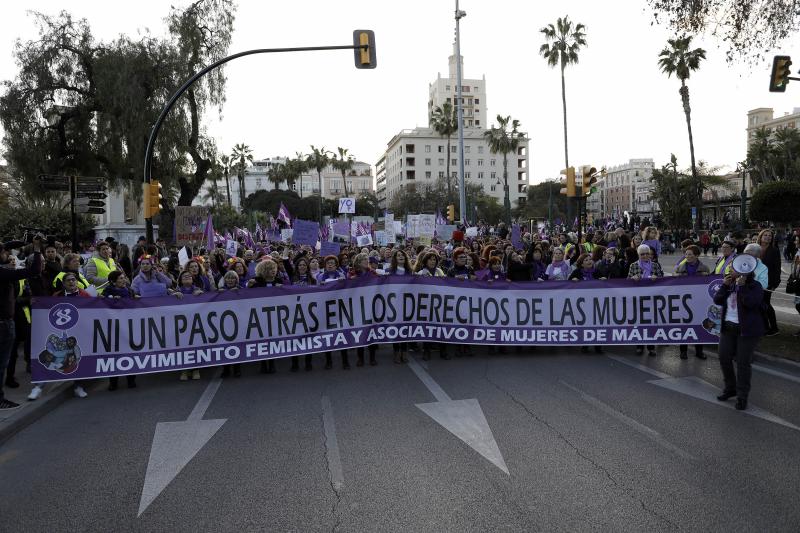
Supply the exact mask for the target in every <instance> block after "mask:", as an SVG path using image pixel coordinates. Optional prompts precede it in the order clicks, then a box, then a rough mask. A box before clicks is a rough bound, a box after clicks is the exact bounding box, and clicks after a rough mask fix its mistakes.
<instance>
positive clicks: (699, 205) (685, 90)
mask: <svg viewBox="0 0 800 533" xmlns="http://www.w3.org/2000/svg"><path fill="white" fill-rule="evenodd" d="M679 92H680V95H681V100H682V101H683V112H684V113H685V114H686V127H687V129H688V130H689V156H690V158H691V161H692V181H693V182H694V186H695V199H694V205H695V209H697V219H696V221H695V225H694V229H695V231H699V230H700V228H702V227H703V185H702V184H701V183H700V177H699V176H698V175H697V165H696V164H695V160H694V138H693V137H692V109H691V107H690V106H689V87H687V86H686V83H685V82H684V80H681V88H680V90H679Z"/></svg>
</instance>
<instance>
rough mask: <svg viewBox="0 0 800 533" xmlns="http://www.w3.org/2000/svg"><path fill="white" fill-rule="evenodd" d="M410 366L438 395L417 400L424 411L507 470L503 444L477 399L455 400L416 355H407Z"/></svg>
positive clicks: (492, 461) (499, 466)
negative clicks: (428, 401)
mask: <svg viewBox="0 0 800 533" xmlns="http://www.w3.org/2000/svg"><path fill="white" fill-rule="evenodd" d="M408 366H410V367H411V370H413V371H414V373H415V374H416V375H417V377H418V378H419V379H420V381H422V384H423V385H425V387H427V389H428V390H429V391H431V394H433V396H434V397H435V398H436V401H435V402H433V403H418V404H416V406H417V407H418V408H419V409H420V410H422V412H423V413H425V414H426V415H428V416H429V417H431V418H433V419H434V420H435V421H436V422H438V423H439V424H440V425H441V426H442V427H444V428H445V429H446V430H447V431H449V432H450V433H452V434H453V435H455V436H456V437H458V438H459V439H461V440H462V441H464V442H465V443H466V444H467V445H468V446H469V447H470V448H472V449H473V450H475V451H476V452H478V453H479V454H481V455H482V456H483V457H485V458H486V459H488V460H489V461H490V462H491V463H492V464H493V465H495V466H496V467H497V468H499V469H500V470H502V471H503V472H505V473H506V474H508V473H509V472H508V467H507V466H506V462H505V460H503V454H502V453H500V448H498V446H497V442H496V441H495V440H494V435H492V430H491V429H490V428H489V423H488V422H486V417H485V416H484V415H483V410H482V409H481V406H480V404H479V403H478V400H475V399H471V400H453V399H451V398H450V396H448V395H447V393H446V392H445V391H444V390H443V389H442V388H441V387H440V386H439V384H438V383H436V382H435V381H434V380H433V378H432V377H431V376H430V374H428V373H427V372H426V371H425V369H424V368H422V367H421V366H420V364H419V363H418V362H417V361H416V359H414V358H413V357H409V358H408Z"/></svg>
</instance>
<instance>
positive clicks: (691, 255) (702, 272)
mask: <svg viewBox="0 0 800 533" xmlns="http://www.w3.org/2000/svg"><path fill="white" fill-rule="evenodd" d="M684 256H685V257H686V262H685V263H681V264H680V265H678V268H677V269H675V275H676V276H706V275H708V274H710V273H711V271H710V270H709V269H708V267H707V266H706V265H705V264H703V262H702V261H701V260H700V248H699V247H698V246H697V245H694V244H692V245H690V246H687V247H686V251H685V252H684ZM688 351H689V347H688V346H687V345H686V344H681V345H680V357H681V359H688V358H689V355H688ZM694 355H695V357H697V358H698V359H705V358H706V355H705V354H704V353H703V345H702V344H695V345H694Z"/></svg>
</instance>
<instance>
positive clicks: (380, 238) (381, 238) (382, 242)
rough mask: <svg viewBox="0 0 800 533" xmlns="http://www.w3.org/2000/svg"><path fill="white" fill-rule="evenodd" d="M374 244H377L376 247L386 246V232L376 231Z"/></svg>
mask: <svg viewBox="0 0 800 533" xmlns="http://www.w3.org/2000/svg"><path fill="white" fill-rule="evenodd" d="M375 242H376V243H378V246H386V244H387V242H386V232H385V231H376V232H375Z"/></svg>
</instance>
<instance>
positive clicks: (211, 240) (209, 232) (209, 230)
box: [203, 213, 217, 248]
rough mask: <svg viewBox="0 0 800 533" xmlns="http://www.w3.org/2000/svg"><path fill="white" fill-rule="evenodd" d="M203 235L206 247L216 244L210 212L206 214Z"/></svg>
mask: <svg viewBox="0 0 800 533" xmlns="http://www.w3.org/2000/svg"><path fill="white" fill-rule="evenodd" d="M203 237H204V238H205V241H206V248H214V245H216V244H217V240H216V238H215V237H216V235H215V233H214V222H212V220H211V213H209V214H208V219H206V227H205V231H204V233H203Z"/></svg>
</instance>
